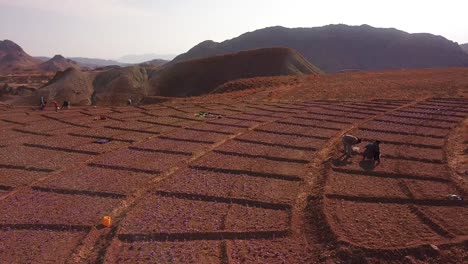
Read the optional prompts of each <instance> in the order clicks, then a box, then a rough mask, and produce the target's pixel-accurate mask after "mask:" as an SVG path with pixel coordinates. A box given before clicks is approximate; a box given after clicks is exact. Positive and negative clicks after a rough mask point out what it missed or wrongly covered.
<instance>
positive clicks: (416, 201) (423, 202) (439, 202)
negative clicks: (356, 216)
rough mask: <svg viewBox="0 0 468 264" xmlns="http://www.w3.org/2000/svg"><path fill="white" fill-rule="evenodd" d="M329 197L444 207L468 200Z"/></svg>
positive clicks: (465, 203) (457, 204)
mask: <svg viewBox="0 0 468 264" xmlns="http://www.w3.org/2000/svg"><path fill="white" fill-rule="evenodd" d="M325 196H326V197H327V198H329V199H335V200H344V201H349V202H360V203H379V204H401V205H421V206H444V207H465V206H466V205H468V202H465V201H451V200H437V199H412V198H398V197H366V196H350V195H341V194H326V195H325Z"/></svg>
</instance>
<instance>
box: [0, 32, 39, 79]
mask: <svg viewBox="0 0 468 264" xmlns="http://www.w3.org/2000/svg"><path fill="white" fill-rule="evenodd" d="M40 62H41V61H40V60H39V59H36V58H33V57H31V56H29V55H28V54H27V53H26V52H25V51H24V50H23V49H22V48H21V47H20V46H19V45H17V44H16V43H14V42H13V41H11V40H4V41H0V72H5V73H8V72H21V71H32V70H34V69H35V68H36V66H37V65H38V64H39V63H40Z"/></svg>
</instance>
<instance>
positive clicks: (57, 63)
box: [38, 55, 80, 72]
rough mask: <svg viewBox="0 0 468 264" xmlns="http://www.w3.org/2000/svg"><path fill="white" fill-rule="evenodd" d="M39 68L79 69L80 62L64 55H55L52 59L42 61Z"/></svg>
mask: <svg viewBox="0 0 468 264" xmlns="http://www.w3.org/2000/svg"><path fill="white" fill-rule="evenodd" d="M38 68H39V69H40V70H41V71H46V72H56V71H64V70H66V69H68V68H76V69H79V68H80V65H78V63H77V62H75V61H73V60H70V59H66V58H64V57H63V56H62V55H55V56H54V57H53V58H52V59H50V60H48V61H46V62H43V63H41V64H40V65H39V66H38Z"/></svg>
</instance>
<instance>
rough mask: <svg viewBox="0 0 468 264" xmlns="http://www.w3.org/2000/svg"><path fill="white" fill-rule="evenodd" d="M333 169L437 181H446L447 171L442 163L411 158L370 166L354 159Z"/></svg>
mask: <svg viewBox="0 0 468 264" xmlns="http://www.w3.org/2000/svg"><path fill="white" fill-rule="evenodd" d="M333 171H336V172H342V173H349V174H356V175H369V176H375V177H387V178H397V179H398V178H401V179H418V180H427V181H438V182H447V181H448V172H447V171H446V167H445V165H444V164H434V163H427V162H420V161H412V160H393V159H386V160H384V161H382V163H380V164H378V165H377V166H372V165H371V164H370V163H368V162H366V161H361V162H359V161H356V162H352V163H350V164H348V165H346V166H334V167H333Z"/></svg>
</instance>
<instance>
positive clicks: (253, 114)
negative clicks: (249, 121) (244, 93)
mask: <svg viewBox="0 0 468 264" xmlns="http://www.w3.org/2000/svg"><path fill="white" fill-rule="evenodd" d="M242 113H243V114H245V115H252V116H260V117H271V118H279V117H278V116H274V115H265V114H257V113H251V112H242Z"/></svg>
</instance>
